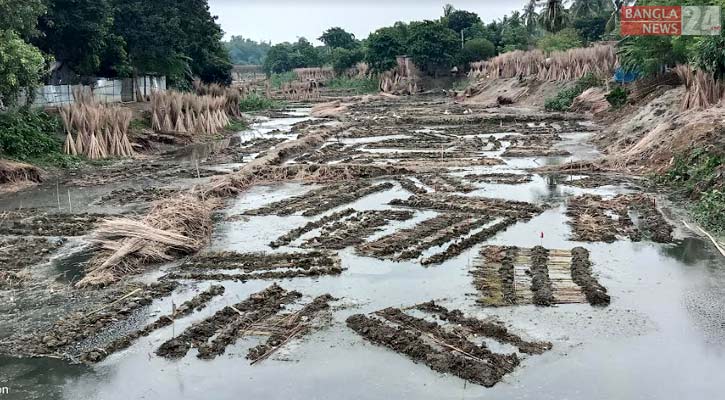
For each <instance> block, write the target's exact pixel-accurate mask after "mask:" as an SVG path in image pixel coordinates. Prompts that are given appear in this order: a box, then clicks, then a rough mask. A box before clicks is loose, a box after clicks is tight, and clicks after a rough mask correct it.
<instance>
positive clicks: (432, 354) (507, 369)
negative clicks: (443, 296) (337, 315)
mask: <svg viewBox="0 0 725 400" xmlns="http://www.w3.org/2000/svg"><path fill="white" fill-rule="evenodd" d="M411 308H412V309H415V310H417V311H420V312H424V313H429V314H432V315H437V322H432V321H430V320H428V319H423V318H418V317H414V316H411V315H409V314H407V313H406V312H404V311H403V310H401V309H397V308H386V309H384V310H380V311H378V312H376V313H374V314H372V315H362V314H357V315H353V316H351V317H349V318H348V319H347V326H348V327H349V328H350V329H352V330H353V331H355V332H356V333H357V334H359V335H360V336H362V337H363V338H364V339H365V340H368V341H369V342H371V343H374V344H377V345H380V346H385V347H387V348H389V349H391V350H393V351H395V352H397V353H400V354H402V355H405V356H407V357H408V358H410V359H412V360H413V361H415V362H421V363H423V364H425V365H427V366H428V367H430V368H431V369H432V370H434V371H437V372H441V373H450V374H453V375H455V376H458V377H459V378H461V379H465V380H467V381H470V382H473V383H476V384H479V385H483V386H486V387H491V386H494V385H495V384H496V383H498V382H499V381H500V380H501V379H502V378H503V377H504V376H505V375H506V374H509V373H511V372H513V371H514V369H515V368H516V367H517V366H518V365H519V364H520V362H521V361H520V359H519V357H518V355H517V354H516V353H512V354H498V353H495V352H493V351H491V350H490V349H489V348H488V347H487V346H486V343H485V342H482V343H481V344H480V345H478V344H475V343H474V342H473V341H472V340H473V338H475V337H476V336H479V335H480V336H484V337H488V338H491V339H494V340H496V341H498V342H501V343H506V344H511V345H514V346H516V347H518V348H519V349H520V351H521V352H522V353H527V354H541V353H543V352H545V351H547V350H549V349H551V344H550V343H542V342H527V341H524V340H523V339H521V338H520V337H519V336H517V335H515V334H512V333H510V332H509V331H508V329H507V328H506V327H505V326H503V324H501V323H499V322H495V321H480V320H477V319H474V318H469V317H465V316H464V315H463V313H462V312H461V311H459V310H453V311H448V310H447V309H446V308H444V307H441V306H439V305H436V304H435V303H433V302H429V303H424V304H420V305H418V306H415V307H411Z"/></svg>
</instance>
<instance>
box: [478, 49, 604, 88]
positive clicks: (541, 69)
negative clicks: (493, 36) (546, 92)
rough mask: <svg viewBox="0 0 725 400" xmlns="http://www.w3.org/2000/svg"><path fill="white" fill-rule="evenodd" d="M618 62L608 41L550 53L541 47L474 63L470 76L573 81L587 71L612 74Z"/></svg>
mask: <svg viewBox="0 0 725 400" xmlns="http://www.w3.org/2000/svg"><path fill="white" fill-rule="evenodd" d="M617 65H618V61H617V54H616V49H615V48H614V46H613V45H609V44H607V45H597V46H593V47H585V48H578V49H571V50H567V51H555V52H552V53H551V54H550V55H547V54H546V53H544V52H543V51H541V50H532V51H521V50H517V51H512V52H508V53H504V54H501V55H499V56H497V57H494V58H492V59H490V60H486V61H477V62H473V63H471V64H470V67H471V70H470V72H469V76H470V77H472V78H486V79H499V78H514V77H529V76H536V78H537V79H539V80H542V81H570V80H575V79H578V78H581V77H582V76H584V75H586V74H587V73H594V74H595V75H598V76H602V77H604V76H607V77H608V76H611V74H612V73H614V69H615V68H616V67H617Z"/></svg>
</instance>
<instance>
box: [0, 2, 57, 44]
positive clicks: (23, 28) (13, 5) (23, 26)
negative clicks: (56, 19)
mask: <svg viewBox="0 0 725 400" xmlns="http://www.w3.org/2000/svg"><path fill="white" fill-rule="evenodd" d="M45 10H46V7H45V3H44V2H43V0H0V30H2V31H14V32H16V33H17V34H18V35H20V37H22V38H23V39H26V40H27V39H28V38H30V37H32V36H36V34H37V29H36V27H37V24H38V17H39V16H41V15H43V13H45Z"/></svg>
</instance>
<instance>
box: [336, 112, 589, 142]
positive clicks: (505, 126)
mask: <svg viewBox="0 0 725 400" xmlns="http://www.w3.org/2000/svg"><path fill="white" fill-rule="evenodd" d="M514 119H515V118H512V119H511V120H507V121H504V120H491V121H478V122H477V123H476V125H475V126H471V125H468V124H441V125H430V127H429V128H428V129H426V130H425V131H424V130H421V129H420V127H421V124H420V123H400V122H398V123H396V124H390V123H389V122H390V121H389V120H384V121H381V122H380V123H367V124H358V125H356V126H354V127H352V128H350V129H348V130H347V131H346V134H345V137H346V138H369V137H381V136H382V137H384V136H396V135H401V134H402V135H410V136H415V137H416V138H418V137H421V138H422V139H423V140H424V141H426V140H436V139H439V138H440V137H454V138H467V137H470V135H472V134H475V135H478V136H480V135H490V134H498V133H502V132H509V133H516V134H520V135H554V134H558V133H563V132H585V131H592V130H594V128H593V127H587V126H583V125H581V124H579V123H578V121H565V120H560V121H550V122H546V121H540V122H525V121H523V120H520V121H515V120H514Z"/></svg>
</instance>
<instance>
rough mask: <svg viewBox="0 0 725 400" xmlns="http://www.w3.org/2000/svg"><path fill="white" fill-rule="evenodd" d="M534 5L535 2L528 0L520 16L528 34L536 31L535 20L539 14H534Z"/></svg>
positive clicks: (534, 0)
mask: <svg viewBox="0 0 725 400" xmlns="http://www.w3.org/2000/svg"><path fill="white" fill-rule="evenodd" d="M536 3H537V0H529V2H528V3H527V4H526V6H525V7H524V13H523V15H522V17H523V19H524V24H526V29H528V30H529V33H531V32H533V31H534V30H535V29H536V20H537V19H538V18H539V14H538V13H537V12H536V8H537V7H538V6H537V4H536Z"/></svg>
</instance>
